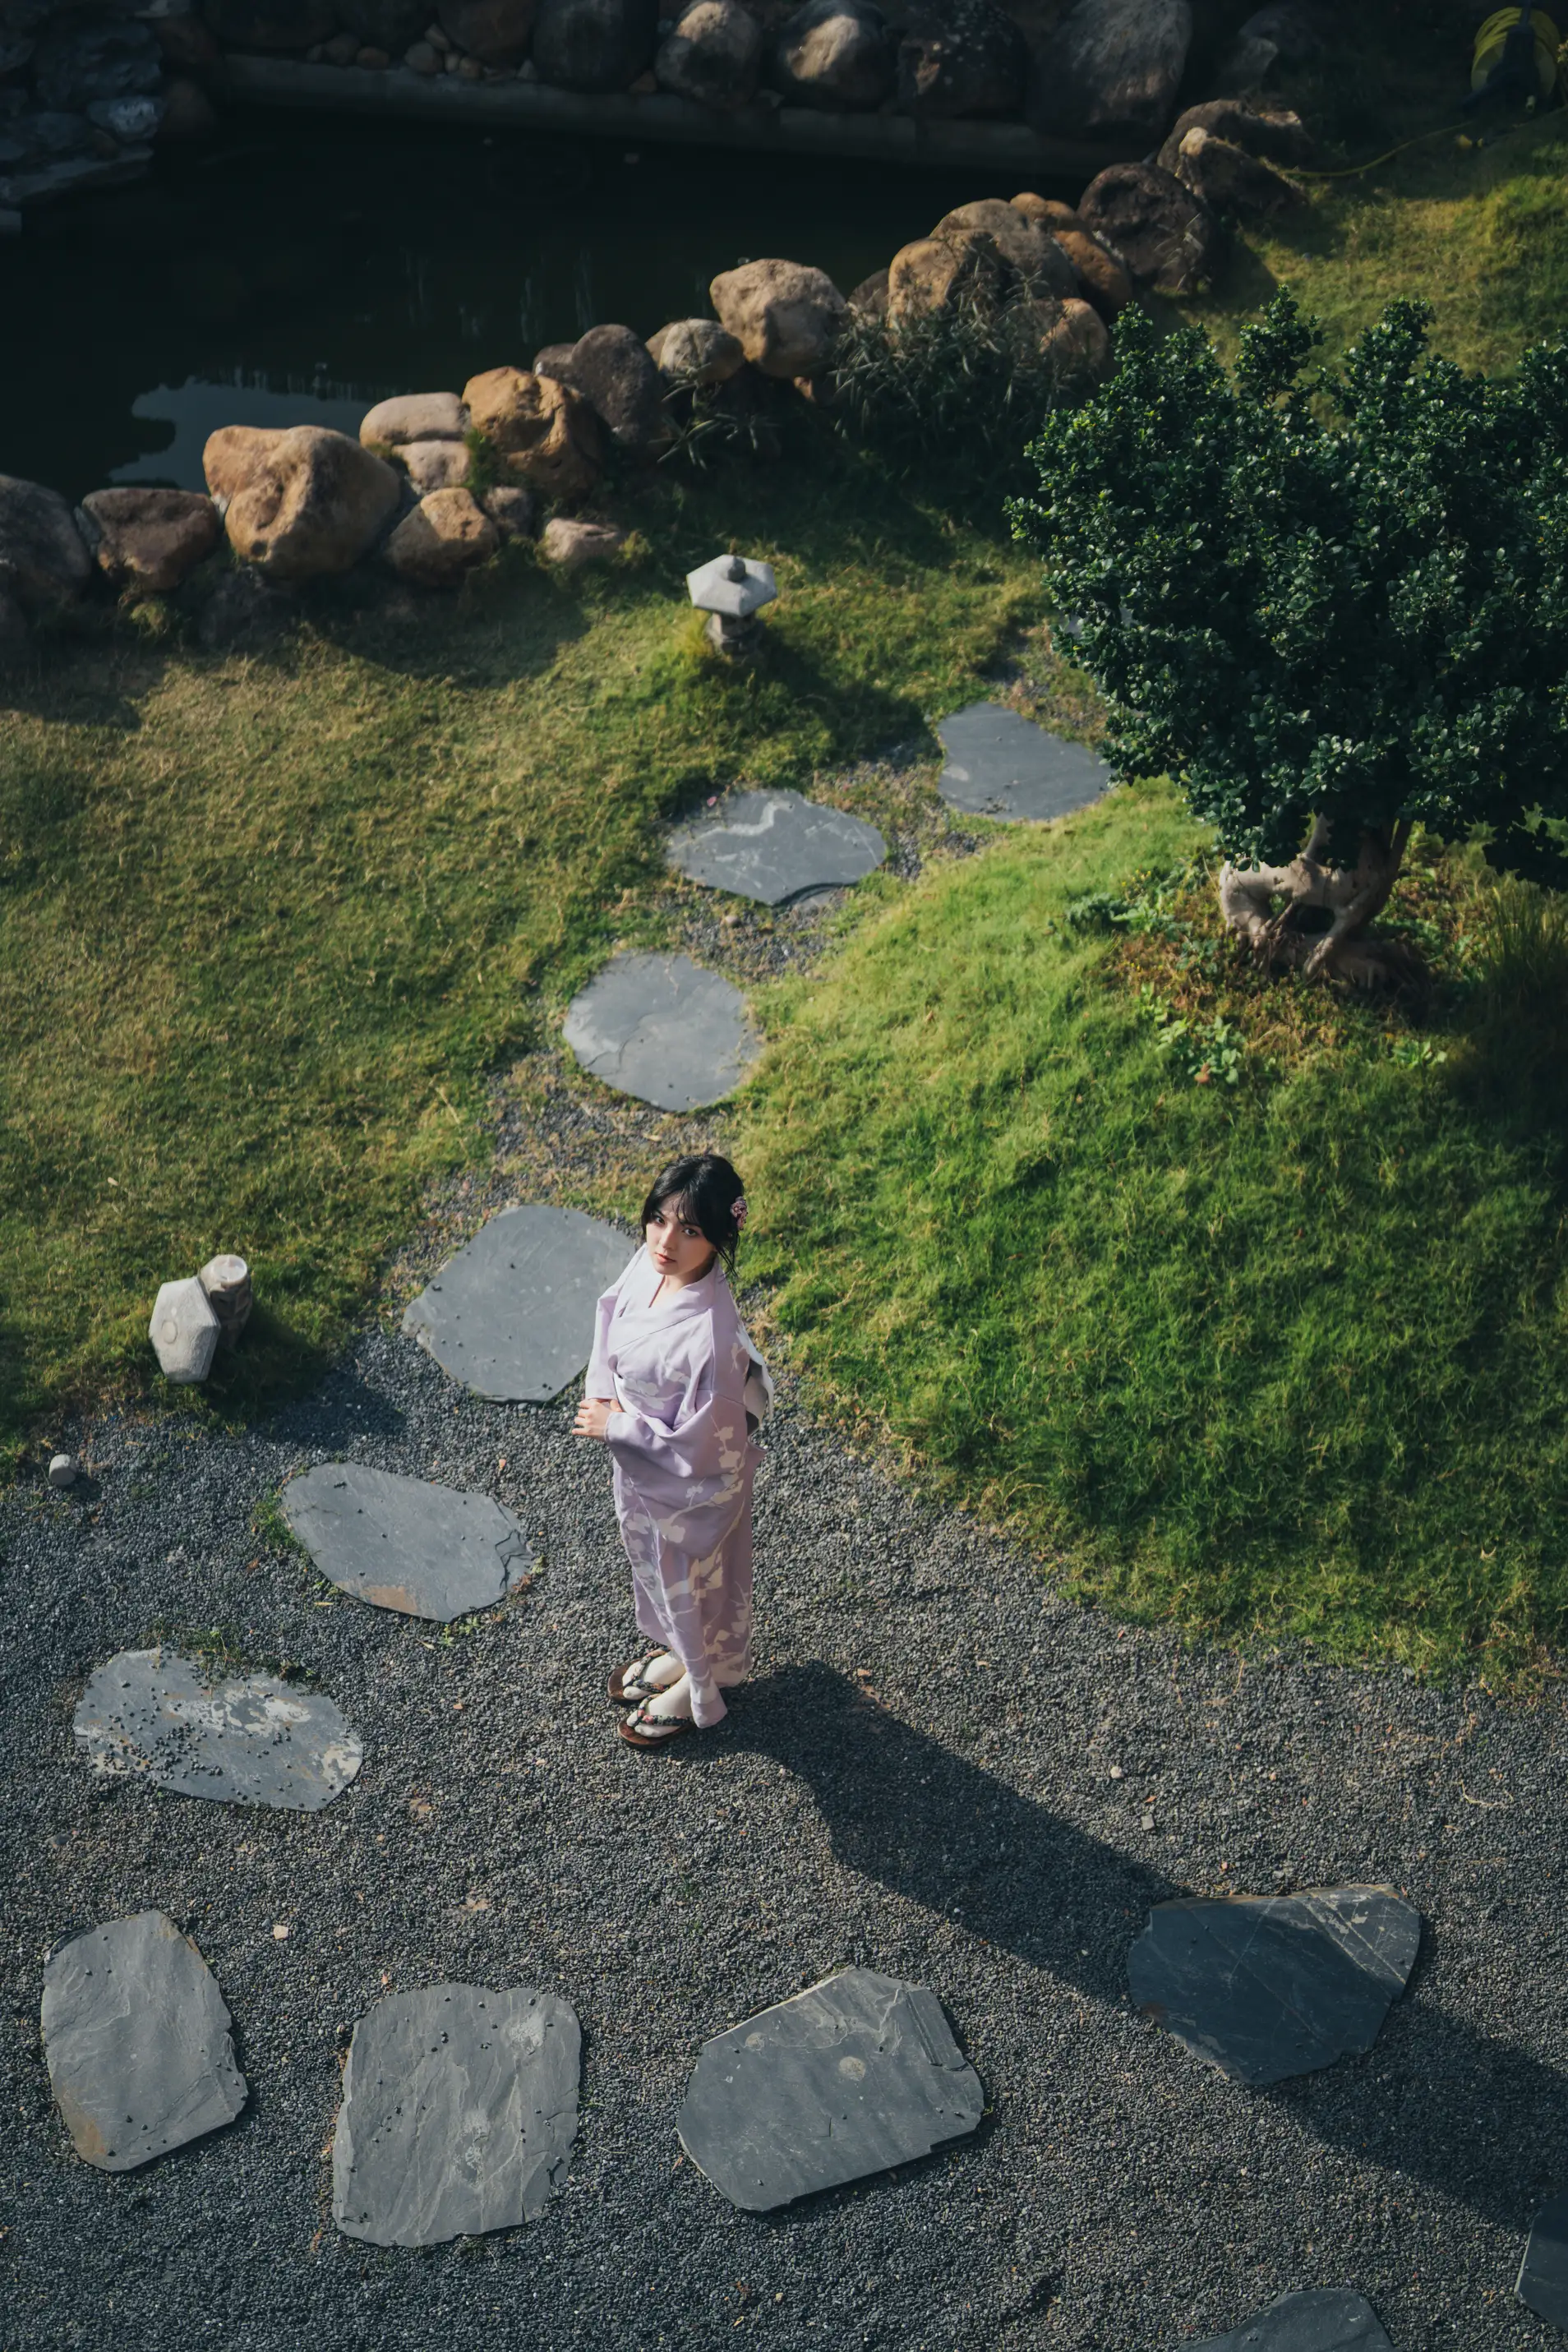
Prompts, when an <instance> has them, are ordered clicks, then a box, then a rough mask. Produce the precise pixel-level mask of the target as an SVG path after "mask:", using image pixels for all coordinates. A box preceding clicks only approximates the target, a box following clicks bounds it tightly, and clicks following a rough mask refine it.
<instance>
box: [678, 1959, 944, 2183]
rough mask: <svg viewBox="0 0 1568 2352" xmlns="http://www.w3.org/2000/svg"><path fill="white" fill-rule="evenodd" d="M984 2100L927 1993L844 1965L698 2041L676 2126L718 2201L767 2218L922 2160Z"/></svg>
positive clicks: (934, 1999) (933, 1998)
mask: <svg viewBox="0 0 1568 2352" xmlns="http://www.w3.org/2000/svg"><path fill="white" fill-rule="evenodd" d="M984 2105H985V2095H984V2092H983V2091H982V2090H981V2087H980V2078H979V2076H978V2075H977V2074H976V2073H975V2071H974V2069H973V2066H971V2065H970V2063H968V2061H967V2059H966V2058H965V2057H964V2055H963V2052H962V2051H961V2050H960V2049H959V2047H958V2044H957V2043H956V2042H954V2040H953V2038H952V2032H950V2030H949V2028H948V2022H947V2020H946V2018H945V2017H944V2016H943V2015H942V2003H941V2002H940V2001H939V2000H937V1997H936V1995H935V1994H934V1993H932V1992H928V1991H927V1990H925V1988H924V1986H922V1985H911V1984H904V1983H901V1982H900V1979H898V1978H897V1977H883V1976H878V1975H876V1974H875V1973H874V1972H873V1971H872V1970H871V1969H845V1970H844V1971H843V1973H842V1974H841V1975H839V1976H836V1977H829V1978H827V1979H826V1981H825V1982H824V1983H822V1984H819V1985H813V1986H812V1988H811V1990H809V1991H808V1992H802V1993H796V1994H795V1998H794V2000H784V2001H780V2002H779V2003H778V2005H777V2007H776V2008H773V2009H764V2010H763V2011H762V2012H761V2014H760V2015H759V2016H756V2017H752V2018H748V2019H747V2020H746V2021H745V2023H744V2024H742V2025H736V2026H732V2027H731V2030H730V2032H728V2033H720V2034H716V2035H715V2036H714V2038H713V2040H712V2041H711V2042H704V2043H703V2045H702V2049H701V2052H700V2055H699V2057H698V2061H697V2064H696V2067H695V2068H694V2070H693V2072H692V2076H691V2080H690V2082H689V2084H688V2085H687V2091H686V2097H685V2099H684V2101H683V2102H682V2105H681V2109H680V2113H679V2116H677V2118H676V2129H677V2131H678V2132H679V2135H680V2144H681V2146H682V2147H683V2148H684V2149H685V2150H686V2153H687V2155H688V2156H689V2158H691V2160H692V2162H693V2163H694V2164H695V2165H697V2166H698V2168H700V2170H701V2171H702V2172H703V2173H705V2174H706V2175H707V2177H708V2179H710V2181H711V2182H712V2183H713V2186H714V2188H715V2189H718V2190H719V2191H720V2193H721V2196H724V2197H727V2198H728V2199H729V2200H730V2202H731V2205H739V2206H740V2207H741V2208H742V2210H743V2211H745V2212H748V2213H765V2212H768V2211H770V2210H772V2209H773V2207H774V2206H775V2205H788V2204H790V2203H791V2202H792V2201H793V2200H794V2199H795V2198H797V2197H809V2196H810V2195H811V2194H812V2192H813V2191H814V2190H815V2189H837V2188H839V2187H841V2186H842V2185H843V2183H844V2182H845V2181H847V2180H860V2179H864V2178H865V2176H866V2175H867V2174H868V2173H870V2172H885V2171H886V2170H887V2169H888V2168H889V2166H890V2165H895V2164H910V2163H912V2162H913V2161H914V2160H915V2158H917V2157H921V2156H929V2155H930V2153H931V2149H932V2148H933V2147H942V2145H943V2143H944V2142H946V2141H948V2140H952V2139H962V2138H963V2136H964V2134H965V2133H966V2132H972V2131H973V2129H974V2127H975V2126H976V2124H978V2122H979V2121H980V2117H981V2114H982V2111H983V2110H984Z"/></svg>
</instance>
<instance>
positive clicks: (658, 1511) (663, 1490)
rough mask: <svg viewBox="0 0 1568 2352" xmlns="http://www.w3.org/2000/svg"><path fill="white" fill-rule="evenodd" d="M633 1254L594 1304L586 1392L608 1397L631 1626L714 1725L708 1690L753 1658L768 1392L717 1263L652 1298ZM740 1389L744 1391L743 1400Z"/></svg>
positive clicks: (737, 1674) (715, 1698)
mask: <svg viewBox="0 0 1568 2352" xmlns="http://www.w3.org/2000/svg"><path fill="white" fill-rule="evenodd" d="M658 1285H659V1276H658V1268H657V1266H655V1265H654V1264H653V1262H652V1260H651V1259H650V1258H649V1256H648V1255H647V1250H646V1249H643V1250H639V1251H638V1253H637V1256H636V1257H635V1258H633V1260H632V1262H631V1264H630V1265H628V1266H627V1268H626V1272H625V1274H623V1275H622V1276H621V1277H620V1280H619V1281H618V1282H616V1284H615V1285H614V1286H613V1287H612V1288H611V1289H609V1290H606V1291H605V1295H604V1297H602V1298H601V1299H600V1301H599V1307H598V1318H597V1327H596V1329H595V1339H594V1354H593V1360H592V1361H591V1362H590V1364H589V1366H588V1380H587V1393H588V1394H589V1396H591V1397H609V1398H612V1399H613V1400H614V1402H615V1405H616V1411H615V1412H613V1413H611V1415H610V1417H609V1423H608V1425H607V1427H606V1429H605V1437H606V1438H607V1440H608V1441H609V1447H610V1452H611V1454H612V1455H613V1456H614V1458H615V1465H616V1517H617V1518H618V1519H619V1521H620V1526H621V1541H622V1542H623V1543H624V1544H625V1546H626V1558H627V1559H629V1560H630V1562H631V1565H632V1584H633V1587H634V1590H635V1591H636V1595H637V1625H638V1629H639V1630H640V1631H641V1632H642V1633H645V1634H646V1635H647V1637H648V1638H649V1640H651V1641H656V1642H658V1643H660V1644H661V1645H662V1646H663V1647H664V1648H665V1649H667V1650H671V1651H673V1652H674V1654H675V1655H676V1656H677V1657H678V1658H679V1660H680V1663H681V1664H682V1665H683V1666H684V1667H685V1668H686V1672H687V1675H688V1676H689V1680H690V1685H691V1713H692V1717H693V1720H694V1721H695V1722H697V1723H699V1724H713V1723H718V1722H719V1721H721V1718H722V1717H723V1716H724V1714H725V1712H726V1709H725V1706H724V1701H723V1699H722V1698H721V1696H720V1692H721V1688H723V1687H725V1686H727V1685H734V1684H735V1683H739V1682H743V1681H744V1680H745V1677H746V1674H747V1671H748V1669H749V1667H750V1665H751V1657H752V1478H753V1476H754V1475H755V1472H756V1465H757V1458H758V1454H757V1448H756V1446H755V1445H754V1444H752V1439H751V1436H750V1433H749V1432H748V1430H747V1426H746V1413H747V1408H748V1405H749V1406H750V1408H751V1410H752V1414H753V1416H754V1417H755V1418H757V1419H761V1418H762V1415H763V1412H765V1411H766V1407H767V1402H768V1400H769V1399H771V1395H772V1382H771V1381H769V1380H768V1376H767V1370H766V1367H765V1366H764V1365H763V1361H762V1359H761V1357H760V1356H758V1355H757V1354H756V1351H755V1350H754V1349H753V1348H752V1344H751V1342H750V1340H749V1339H747V1337H746V1334H745V1330H744V1328H742V1322H741V1318H740V1316H739V1314H738V1313H737V1312H736V1308H735V1302H734V1299H733V1298H732V1297H731V1295H730V1286H729V1284H728V1282H726V1280H725V1279H724V1272H723V1268H722V1267H721V1265H718V1264H717V1263H716V1264H715V1265H713V1267H712V1268H711V1270H710V1272H709V1273H707V1274H705V1275H704V1276H703V1277H702V1279H701V1281H700V1282H689V1283H687V1284H686V1285H685V1286H684V1287H683V1288H682V1289H679V1290H676V1291H673V1292H671V1293H670V1294H669V1295H668V1297H664V1298H661V1299H660V1300H659V1302H658V1305H657V1306H655V1305H654V1304H653V1298H654V1293H655V1292H656V1291H657V1290H658ZM748 1382H750V1383H751V1387H750V1391H749V1392H748Z"/></svg>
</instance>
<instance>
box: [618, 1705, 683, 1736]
mask: <svg viewBox="0 0 1568 2352" xmlns="http://www.w3.org/2000/svg"><path fill="white" fill-rule="evenodd" d="M690 1721H691V1717H689V1715H655V1714H654V1713H653V1711H652V1706H651V1704H650V1702H649V1701H648V1700H647V1699H646V1698H645V1699H644V1700H643V1701H642V1703H641V1704H640V1706H638V1707H637V1710H636V1712H635V1713H634V1714H632V1715H629V1716H628V1717H626V1722H627V1725H628V1727H629V1728H630V1729H631V1730H633V1731H646V1732H651V1733H652V1734H653V1735H654V1736H655V1737H656V1738H660V1739H671V1738H674V1736H675V1734H676V1733H677V1732H678V1731H684V1730H685V1729H686V1727H687V1726H688V1724H689V1722H690Z"/></svg>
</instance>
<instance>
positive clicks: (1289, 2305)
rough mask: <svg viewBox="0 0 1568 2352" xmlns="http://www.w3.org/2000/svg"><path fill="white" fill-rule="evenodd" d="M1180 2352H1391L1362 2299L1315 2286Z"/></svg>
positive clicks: (1338, 2288) (1342, 2290) (1333, 2288)
mask: <svg viewBox="0 0 1568 2352" xmlns="http://www.w3.org/2000/svg"><path fill="white" fill-rule="evenodd" d="M1185 2352H1394V2347H1393V2345H1392V2344H1391V2343H1390V2342H1389V2340H1388V2337H1387V2336H1385V2335H1384V2329H1383V2323H1382V2321H1381V2320H1380V2319H1379V2318H1378V2315H1377V2314H1376V2312H1375V2311H1373V2307H1372V2305H1371V2304H1370V2303H1368V2301H1367V2300H1366V2297H1365V2296H1364V2295H1360V2294H1352V2293H1351V2291H1350V2289H1349V2288H1348V2287H1342V2286H1315V2287H1310V2288H1309V2289H1308V2290H1307V2292H1306V2294H1282V2295H1280V2296H1279V2299H1278V2301H1276V2302H1274V2303H1271V2304H1270V2305H1269V2306H1268V2310H1267V2311H1260V2312H1259V2313H1258V2316H1257V2318H1256V2319H1247V2320H1244V2321H1243V2322H1242V2324H1241V2326H1239V2327H1233V2328H1232V2329H1231V2331H1230V2334H1229V2335H1228V2336H1205V2338H1204V2340H1203V2342H1202V2343H1201V2344H1189V2345H1188V2346H1186V2347H1185Z"/></svg>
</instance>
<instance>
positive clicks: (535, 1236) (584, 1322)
mask: <svg viewBox="0 0 1568 2352" xmlns="http://www.w3.org/2000/svg"><path fill="white" fill-rule="evenodd" d="M636 1246H637V1244H635V1243H634V1242H629V1241H628V1240H627V1239H626V1235H625V1234H618V1233H616V1229H615V1227H614V1226H613V1225H604V1224H601V1223H599V1222H598V1220H597V1219H596V1218H594V1217H585V1216H584V1214H583V1213H582V1211H581V1210H580V1209H547V1208H543V1207H542V1206H539V1205H538V1204H531V1205H529V1206H527V1207H524V1208H519V1209H502V1210H500V1212H499V1213H497V1214H496V1215H495V1216H493V1217H491V1218H490V1219H489V1222H488V1223H486V1224H484V1225H483V1226H482V1227H481V1228H480V1230H479V1233H477V1234H475V1235H474V1238H473V1240H472V1241H471V1242H470V1243H469V1244H468V1247H467V1248H466V1249H460V1250H459V1251H458V1255H457V1256H456V1257H454V1258H449V1259H448V1260H447V1264H446V1265H444V1266H443V1267H442V1268H441V1271H440V1273H439V1274H438V1275H437V1276H436V1278H435V1280H434V1281H433V1282H432V1283H430V1284H429V1285H428V1286H426V1288H425V1289H424V1290H422V1291H421V1292H420V1294H419V1296H418V1297H417V1298H416V1299H415V1300H413V1301H412V1303H411V1304H410V1305H409V1307H407V1309H406V1310H405V1314H404V1318H403V1328H404V1330H405V1332H407V1333H408V1334H409V1335H410V1337H411V1338H413V1339H417V1340H418V1342H419V1344H420V1346H421V1347H422V1348H426V1349H428V1350H429V1352H430V1353H431V1355H433V1356H434V1357H435V1359H436V1361H437V1363H438V1364H439V1365H440V1367H441V1369H442V1370H443V1371H444V1372H449V1373H450V1374H451V1376H452V1378H453V1380H455V1381H462V1383H463V1385H464V1387H465V1388H470V1389H472V1390H473V1391H474V1393H475V1395H476V1396H482V1397H491V1398H494V1399H495V1400H496V1401H497V1402H500V1403H503V1404H544V1403H547V1402H548V1401H549V1400H550V1398H552V1397H554V1396H559V1395H560V1393H561V1391H562V1390H563V1388H564V1387H565V1386H566V1384H567V1382H568V1381H574V1380H575V1379H576V1377H577V1375H578V1373H579V1372H580V1371H582V1370H583V1369H584V1366H585V1365H586V1363H587V1361H588V1351H589V1349H590V1347H591V1346H592V1344H593V1339H594V1307H595V1303H596V1301H597V1300H598V1297H599V1296H600V1293H601V1292H603V1291H605V1290H607V1289H608V1288H609V1286H610V1285H611V1283H612V1282H614V1281H615V1279H616V1276H617V1275H618V1274H620V1273H621V1272H622V1271H623V1270H624V1268H625V1266H626V1261H627V1260H628V1258H630V1256H631V1255H632V1253H633V1251H634V1249H635V1248H636Z"/></svg>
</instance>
